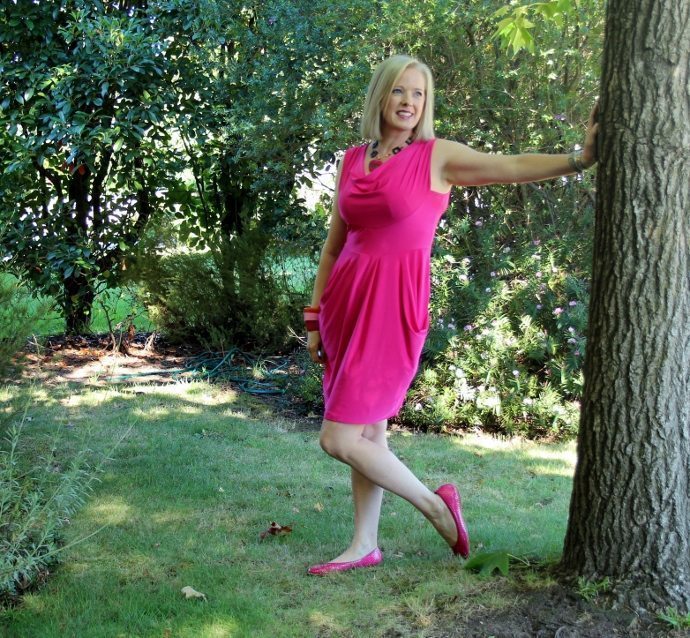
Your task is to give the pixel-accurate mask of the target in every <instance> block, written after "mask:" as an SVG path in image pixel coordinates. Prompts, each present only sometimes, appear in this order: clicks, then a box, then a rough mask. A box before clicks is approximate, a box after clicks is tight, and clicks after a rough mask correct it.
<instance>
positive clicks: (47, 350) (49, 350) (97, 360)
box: [10, 333, 321, 431]
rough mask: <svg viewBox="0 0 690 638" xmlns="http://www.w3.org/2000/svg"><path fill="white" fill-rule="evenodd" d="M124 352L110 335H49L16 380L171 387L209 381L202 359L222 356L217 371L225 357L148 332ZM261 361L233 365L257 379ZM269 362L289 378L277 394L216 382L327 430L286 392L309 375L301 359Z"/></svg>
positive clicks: (293, 422) (258, 409) (27, 356)
mask: <svg viewBox="0 0 690 638" xmlns="http://www.w3.org/2000/svg"><path fill="white" fill-rule="evenodd" d="M124 349H125V352H115V351H113V340H112V338H111V337H110V335H86V336H70V337H67V336H62V335H57V336H52V337H46V338H44V339H43V340H42V341H40V342H38V341H36V342H34V343H31V344H29V345H28V346H27V347H26V348H25V349H24V351H23V353H22V356H21V362H20V365H18V366H17V373H16V374H15V375H14V377H13V378H14V381H15V382H31V381H34V382H39V383H41V384H44V385H47V386H55V385H62V384H67V383H78V384H84V385H87V386H89V387H99V386H101V387H102V386H107V385H114V384H115V385H137V384H170V383H177V382H180V381H189V380H191V379H194V378H198V379H204V378H206V377H205V375H204V374H203V372H202V367H203V366H202V365H201V364H199V360H200V359H203V358H204V355H208V357H209V358H212V357H216V359H215V360H214V361H212V362H211V363H210V364H208V367H210V368H212V367H214V366H215V365H216V364H217V360H218V357H221V358H222V354H221V353H208V352H204V351H203V349H201V348H200V347H198V346H191V345H184V344H183V345H177V344H171V343H169V342H167V341H166V340H165V339H163V338H161V337H160V336H158V335H152V334H145V333H137V334H135V335H131V336H130V337H129V338H128V339H127V340H126V343H125V348H124ZM256 361H257V358H255V357H253V355H246V360H245V359H243V353H238V354H237V356H236V357H235V358H234V359H233V360H232V363H233V365H235V366H236V367H239V368H242V367H244V368H245V371H244V372H245V374H246V376H248V377H251V373H250V369H251V367H252V365H253V364H256ZM264 363H266V364H267V366H268V367H273V368H275V369H278V371H279V373H280V375H282V376H283V379H277V383H278V385H277V386H276V387H277V388H278V391H276V392H270V391H268V392H266V391H265V387H264V386H262V385H261V382H260V383H259V385H260V387H259V388H258V389H257V391H256V392H252V391H251V388H250V389H249V390H248V388H247V384H246V383H245V382H244V381H242V380H235V381H233V380H228V379H227V378H223V377H222V376H220V377H218V378H215V379H214V381H215V383H217V384H218V385H219V386H221V387H224V386H225V387H227V388H229V389H232V390H234V391H235V392H238V393H240V394H242V396H243V398H244V399H246V400H244V401H243V405H244V407H245V408H247V409H248V410H249V411H250V412H251V413H252V414H253V415H254V416H261V415H262V414H265V415H269V414H273V413H275V414H279V415H280V417H281V421H282V422H283V423H284V425H285V427H286V429H289V430H293V431H295V430H300V431H314V430H318V429H319V428H320V426H321V418H320V415H317V414H315V413H313V412H312V411H311V410H310V409H309V407H308V406H306V405H305V404H304V403H302V402H301V401H300V400H299V398H297V397H295V396H292V395H290V394H289V393H286V392H283V391H282V389H281V385H282V386H284V385H285V383H284V382H285V381H287V380H288V379H293V380H294V379H296V378H297V377H299V376H300V375H301V374H303V373H304V370H302V369H301V367H300V364H299V361H298V356H297V355H296V354H295V353H286V354H285V355H281V356H276V357H268V358H267V359H266V360H265V361H262V365H263V364H264ZM195 366H196V367H197V369H196V370H190V367H192V368H194V367H195ZM264 367H266V366H264ZM230 376H231V377H232V375H230ZM240 376H242V375H240ZM11 381H12V380H11V379H10V382H11ZM268 385H270V383H269V384H268Z"/></svg>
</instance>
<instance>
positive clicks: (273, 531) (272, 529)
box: [259, 521, 292, 540]
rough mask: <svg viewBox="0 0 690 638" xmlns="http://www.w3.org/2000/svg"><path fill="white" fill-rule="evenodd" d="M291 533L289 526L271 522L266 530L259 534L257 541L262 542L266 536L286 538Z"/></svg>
mask: <svg viewBox="0 0 690 638" xmlns="http://www.w3.org/2000/svg"><path fill="white" fill-rule="evenodd" d="M291 532H292V527H291V526H290V525H278V523H276V522H275V521H271V524H270V525H269V527H268V529H267V530H265V531H263V532H261V534H259V540H264V538H266V537H267V536H286V535H287V534H290V533H291Z"/></svg>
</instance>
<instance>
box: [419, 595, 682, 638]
mask: <svg viewBox="0 0 690 638" xmlns="http://www.w3.org/2000/svg"><path fill="white" fill-rule="evenodd" d="M505 598H506V599H508V600H509V599H511V598H514V599H516V603H515V604H514V605H511V606H510V607H508V608H506V609H503V610H499V611H497V610H486V611H482V612H480V613H476V614H473V615H472V616H471V617H470V618H467V619H465V618H462V619H453V618H451V617H446V618H444V619H443V622H442V623H441V627H440V628H439V631H438V633H435V632H432V634H431V635H433V636H434V638H490V637H494V638H617V637H620V638H660V637H661V636H664V637H667V638H681V637H682V638H687V637H688V636H690V631H682V630H673V629H672V628H670V627H669V625H668V624H666V623H663V622H661V621H659V620H657V619H656V618H654V617H653V616H648V617H647V618H641V617H640V616H638V615H636V614H635V613H633V612H632V611H628V610H616V609H608V608H606V607H605V606H604V605H603V604H602V605H601V606H600V605H598V604H594V603H593V602H588V601H586V600H584V599H583V598H582V597H580V596H579V595H578V594H576V593H575V592H573V591H572V590H570V589H568V588H566V587H564V586H562V585H551V586H549V587H548V588H545V589H539V590H535V591H532V592H528V593H525V592H522V593H519V592H516V591H515V590H513V591H511V589H510V588H508V589H507V590H506V592H505Z"/></svg>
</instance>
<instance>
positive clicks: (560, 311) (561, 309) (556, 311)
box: [553, 308, 563, 317]
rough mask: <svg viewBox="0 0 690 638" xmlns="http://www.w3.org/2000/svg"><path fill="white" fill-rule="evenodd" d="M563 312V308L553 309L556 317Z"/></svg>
mask: <svg viewBox="0 0 690 638" xmlns="http://www.w3.org/2000/svg"><path fill="white" fill-rule="evenodd" d="M562 312H563V308H554V309H553V314H554V315H556V316H557V317H558V315H560V314H561V313H562Z"/></svg>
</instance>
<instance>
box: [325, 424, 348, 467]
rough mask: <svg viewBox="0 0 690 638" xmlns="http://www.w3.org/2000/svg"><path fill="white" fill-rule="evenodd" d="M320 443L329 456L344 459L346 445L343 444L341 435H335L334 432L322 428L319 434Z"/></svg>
mask: <svg viewBox="0 0 690 638" xmlns="http://www.w3.org/2000/svg"><path fill="white" fill-rule="evenodd" d="M319 445H321V449H322V450H323V451H324V452H325V453H326V454H328V455H329V456H332V457H333V458H336V459H339V460H341V461H342V460H343V455H344V452H343V448H344V446H343V445H342V442H341V441H340V439H339V437H337V436H335V435H334V434H333V432H329V431H327V430H321V435H320V436H319Z"/></svg>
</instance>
